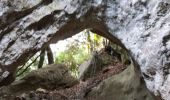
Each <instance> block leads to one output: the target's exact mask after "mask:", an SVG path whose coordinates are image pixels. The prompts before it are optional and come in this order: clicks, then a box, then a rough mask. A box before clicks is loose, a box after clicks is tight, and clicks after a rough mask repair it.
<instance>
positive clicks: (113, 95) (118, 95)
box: [86, 65, 155, 100]
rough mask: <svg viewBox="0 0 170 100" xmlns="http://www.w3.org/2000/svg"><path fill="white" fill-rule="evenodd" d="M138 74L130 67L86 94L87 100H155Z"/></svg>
mask: <svg viewBox="0 0 170 100" xmlns="http://www.w3.org/2000/svg"><path fill="white" fill-rule="evenodd" d="M138 74H139V72H137V71H135V69H134V66H133V65H130V66H128V67H127V69H125V70H124V71H123V72H122V73H119V74H116V75H113V76H111V77H109V78H107V79H105V80H104V81H102V82H101V83H100V84H99V85H98V86H96V87H94V88H93V89H92V90H91V91H90V93H88V94H87V96H86V98H87V100H88V98H89V100H91V99H92V100H155V97H154V96H153V95H152V94H151V93H150V92H149V91H148V89H147V88H146V86H145V82H144V81H143V80H142V79H141V77H139V75H138Z"/></svg>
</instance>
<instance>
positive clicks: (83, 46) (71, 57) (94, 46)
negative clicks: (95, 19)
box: [17, 29, 133, 80]
mask: <svg viewBox="0 0 170 100" xmlns="http://www.w3.org/2000/svg"><path fill="white" fill-rule="evenodd" d="M44 48H45V49H42V50H41V51H39V52H37V53H36V54H35V55H34V56H33V57H32V58H30V59H29V60H28V61H27V62H26V63H25V64H24V65H22V66H21V67H19V68H18V71H17V80H18V79H21V78H23V77H24V76H25V75H26V73H28V72H31V71H32V70H37V69H39V68H42V67H43V66H45V65H47V64H53V63H64V64H66V65H67V66H69V68H70V70H71V73H72V74H73V75H74V76H75V77H79V74H80V71H79V70H80V69H79V66H81V64H83V63H84V62H87V61H88V60H90V59H92V58H93V57H92V56H94V54H95V53H96V52H97V53H99V52H107V53H108V54H109V56H112V57H113V58H116V59H117V60H118V61H119V62H120V63H122V64H124V65H126V66H128V65H130V64H133V63H132V59H131V57H130V56H129V54H128V52H127V50H126V49H125V47H124V46H123V45H122V44H121V43H120V42H119V40H118V39H115V38H112V37H110V36H109V35H108V34H103V33H102V34H101V33H100V32H98V31H96V30H92V31H91V30H90V29H85V30H83V31H81V32H80V33H77V34H75V35H73V36H72V35H70V36H69V37H68V38H65V39H61V40H60V39H59V41H57V43H56V42H54V43H49V44H48V45H46V46H45V47H44ZM102 49H103V50H104V51H102ZM107 56H108V55H107ZM100 58H101V57H100ZM114 60H115V59H114ZM93 70H94V69H93Z"/></svg>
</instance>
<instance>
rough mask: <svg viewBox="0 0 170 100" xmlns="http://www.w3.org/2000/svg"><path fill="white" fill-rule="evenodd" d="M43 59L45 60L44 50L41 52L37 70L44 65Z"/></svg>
mask: <svg viewBox="0 0 170 100" xmlns="http://www.w3.org/2000/svg"><path fill="white" fill-rule="evenodd" d="M44 58H45V49H43V50H41V53H40V61H39V64H38V68H42V66H43V64H44Z"/></svg>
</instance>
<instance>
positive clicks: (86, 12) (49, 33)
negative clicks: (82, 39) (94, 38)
mask: <svg viewBox="0 0 170 100" xmlns="http://www.w3.org/2000/svg"><path fill="white" fill-rule="evenodd" d="M169 12H170V2H169V1H168V0H164V1H162V0H131V1H129V0H34V1H32V0H30V1H29V0H27V1H25V0H2V1H1V2H0V23H1V24H0V86H2V85H5V84H6V83H8V84H9V83H11V82H12V80H13V79H14V75H15V72H16V69H17V67H18V66H19V65H22V64H24V62H26V61H27V59H29V58H30V57H32V56H33V55H34V54H35V53H36V52H37V51H39V50H41V49H42V48H43V47H45V46H47V45H48V44H49V43H54V42H57V41H58V40H62V39H65V38H68V37H70V36H72V35H74V34H76V33H78V32H80V31H82V30H83V29H87V28H90V29H92V31H93V32H95V33H98V34H100V35H102V36H105V37H107V38H108V39H110V40H111V41H114V42H116V43H117V44H119V45H120V46H122V47H124V48H125V49H127V51H128V52H129V54H130V55H131V57H132V59H133V60H134V63H135V65H136V67H139V68H140V69H139V70H140V71H141V74H142V76H143V78H144V80H145V82H146V85H147V87H148V88H149V90H150V91H152V92H153V93H154V94H155V95H159V94H160V95H161V97H162V98H163V99H164V100H169V98H170V93H169V91H170V86H169V84H170V74H169V73H170V72H169V70H170V52H169V51H170V34H169V33H170V21H169V18H170V14H169ZM9 77H12V78H9Z"/></svg>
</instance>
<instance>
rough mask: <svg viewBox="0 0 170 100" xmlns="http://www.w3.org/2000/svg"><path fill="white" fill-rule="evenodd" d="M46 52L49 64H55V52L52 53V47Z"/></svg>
mask: <svg viewBox="0 0 170 100" xmlns="http://www.w3.org/2000/svg"><path fill="white" fill-rule="evenodd" d="M46 51H47V58H48V64H53V63H54V58H53V52H52V50H51V48H50V46H48V47H47V48H46Z"/></svg>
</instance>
